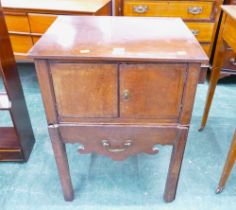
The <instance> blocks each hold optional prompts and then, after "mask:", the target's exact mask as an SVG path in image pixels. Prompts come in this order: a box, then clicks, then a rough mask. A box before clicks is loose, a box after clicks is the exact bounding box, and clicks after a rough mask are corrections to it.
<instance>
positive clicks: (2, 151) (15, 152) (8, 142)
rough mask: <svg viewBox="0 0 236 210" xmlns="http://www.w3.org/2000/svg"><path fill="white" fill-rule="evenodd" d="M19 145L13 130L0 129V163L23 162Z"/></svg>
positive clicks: (8, 128) (7, 128)
mask: <svg viewBox="0 0 236 210" xmlns="http://www.w3.org/2000/svg"><path fill="white" fill-rule="evenodd" d="M21 150H22V149H21V145H20V144H19V139H18V137H17V134H16V131H15V128H13V127H1V128H0V161H23V154H22V152H21Z"/></svg>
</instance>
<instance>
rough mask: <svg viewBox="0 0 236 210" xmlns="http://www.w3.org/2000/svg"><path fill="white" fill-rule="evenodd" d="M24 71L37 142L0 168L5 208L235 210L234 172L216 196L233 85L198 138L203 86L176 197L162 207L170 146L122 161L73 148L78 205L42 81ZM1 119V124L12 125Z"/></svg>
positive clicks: (219, 95) (0, 208)
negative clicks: (26, 155) (64, 174)
mask: <svg viewBox="0 0 236 210" xmlns="http://www.w3.org/2000/svg"><path fill="white" fill-rule="evenodd" d="M19 72H20V76H21V80H22V82H23V89H24V93H25V97H26V101H27V106H28V109H29V113H30V117H31V122H32V125H33V130H34V134H35V138H36V144H35V146H34V149H33V152H32V154H31V157H30V159H29V161H28V162H27V163H25V164H22V163H21V164H19V163H0V210H21V209H22V210H37V209H39V210H44V209H45V210H69V209H79V210H118V209H119V210H128V209H129V210H159V209H160V210H170V209H174V210H185V209H186V210H224V209H225V210H234V209H236V207H235V206H236V205H235V204H236V168H234V169H233V171H232V173H231V176H230V178H229V180H228V182H227V185H226V187H225V190H224V191H223V192H222V193H221V194H218V195H216V194H215V189H216V187H217V184H218V181H219V178H220V175H221V172H222V168H223V165H224V161H225V159H226V155H227V152H228V149H229V146H230V143H231V139H232V136H233V132H234V129H235V127H236V79H235V78H234V79H231V80H226V81H225V80H224V81H223V82H221V83H220V84H218V86H217V90H216V94H215V97H214V101H213V105H212V108H211V112H210V116H209V120H208V123H207V127H206V128H205V130H204V131H202V132H198V128H199V126H200V122H201V116H202V113H203V107H204V103H205V98H206V93H207V88H208V84H207V83H205V84H204V85H198V91H197V96H196V100H195V106H194V112H193V116H192V121H191V129H190V133H189V138H188V142H187V146H186V150H185V155H184V160H183V165H182V171H181V176H180V180H179V186H178V191H177V196H176V199H175V200H174V201H173V202H172V203H165V202H164V201H163V198H162V197H163V192H164V186H165V180H166V175H167V169H168V164H169V160H170V152H171V148H170V147H169V146H160V147H159V148H160V153H159V154H158V155H154V156H150V155H145V154H141V155H138V156H134V157H130V158H129V159H127V160H125V161H122V162H113V161H111V160H110V159H109V158H106V157H102V156H97V155H79V154H77V152H76V150H77V148H78V145H69V146H68V147H67V149H68V151H69V162H70V167H71V175H72V181H73V185H74V189H75V200H74V201H73V202H65V201H64V200H63V196H62V191H61V187H60V183H59V178H58V174H57V170H56V165H55V161H54V156H53V152H52V148H51V143H50V139H49V136H48V132H47V124H46V119H45V114H44V109H43V105H42V99H41V95H40V90H39V87H38V82H37V77H36V74H35V70H34V67H33V66H32V65H26V64H24V65H22V64H21V65H20V66H19ZM9 124H11V123H10V120H9V116H8V115H7V113H4V112H1V113H0V125H1V126H3V125H9Z"/></svg>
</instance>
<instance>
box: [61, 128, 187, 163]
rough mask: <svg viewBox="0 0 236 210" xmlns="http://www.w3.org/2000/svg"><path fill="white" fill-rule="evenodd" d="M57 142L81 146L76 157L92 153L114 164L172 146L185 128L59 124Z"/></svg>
mask: <svg viewBox="0 0 236 210" xmlns="http://www.w3.org/2000/svg"><path fill="white" fill-rule="evenodd" d="M58 128H59V131H60V136H61V139H62V140H63V141H64V142H65V143H78V142H79V143H81V144H82V145H83V147H80V148H79V152H80V153H83V154H84V153H91V152H96V153H98V154H102V155H106V156H109V157H111V158H112V159H114V160H122V159H125V158H127V157H129V156H130V155H135V154H138V153H142V152H143V153H148V154H156V153H157V152H158V150H156V148H155V147H154V146H155V145H156V144H169V145H173V144H174V142H175V141H176V139H177V138H178V135H179V134H180V132H182V131H183V130H186V129H188V128H187V127H180V126H179V127H174V126H160V125H146V126H145V125H140V124H136V125H135V124H126V125H122V124H120V125H117V124H110V125H99V124H82V125H81V124H60V125H59V126H58Z"/></svg>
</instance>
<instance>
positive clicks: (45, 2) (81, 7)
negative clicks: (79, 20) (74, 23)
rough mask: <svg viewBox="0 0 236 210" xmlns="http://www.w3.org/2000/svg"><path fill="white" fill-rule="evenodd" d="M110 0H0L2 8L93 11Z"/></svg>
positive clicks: (71, 11)
mask: <svg viewBox="0 0 236 210" xmlns="http://www.w3.org/2000/svg"><path fill="white" fill-rule="evenodd" d="M110 1H111V0H90V1H88V0H2V7H3V8H4V10H7V9H11V10H22V11H44V12H45V11H58V12H60V11H62V12H70V13H73V12H78V11H79V12H80V13H83V12H84V13H95V12H97V11H98V10H99V9H101V8H102V7H103V6H105V5H106V4H107V3H109V2H110Z"/></svg>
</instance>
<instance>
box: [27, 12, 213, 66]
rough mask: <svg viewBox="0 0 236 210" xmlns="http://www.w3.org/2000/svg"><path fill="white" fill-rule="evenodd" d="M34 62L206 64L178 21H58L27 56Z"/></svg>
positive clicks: (106, 18)
mask: <svg viewBox="0 0 236 210" xmlns="http://www.w3.org/2000/svg"><path fill="white" fill-rule="evenodd" d="M29 55H30V57H33V58H51V59H57V58H58V59H62V58H63V59H77V60H102V61H104V60H113V61H114V60H120V61H149V62H150V61H163V62H165V61H168V62H200V63H202V62H206V61H207V60H208V58H207V56H206V54H205V53H204V51H203V49H202V48H201V46H200V44H199V43H198V41H197V40H196V38H195V37H194V36H193V35H192V33H191V31H190V30H189V29H188V28H187V26H186V25H185V24H184V22H183V21H182V20H181V19H180V18H149V17H148V18H147V17H146V18H144V17H93V16H91V17H88V16H87V17H84V16H82V17H78V16H77V17H75V16H74V17H72V16H69V17H59V18H58V19H57V20H56V21H55V22H54V24H53V25H52V26H51V27H50V28H49V30H48V31H47V32H46V33H45V34H44V36H43V37H42V38H41V39H40V40H39V41H38V42H37V44H36V45H35V46H34V47H33V48H32V49H31V51H30V53H29Z"/></svg>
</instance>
